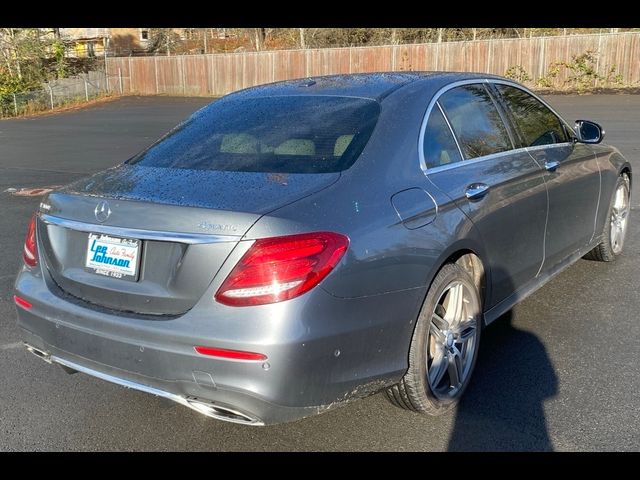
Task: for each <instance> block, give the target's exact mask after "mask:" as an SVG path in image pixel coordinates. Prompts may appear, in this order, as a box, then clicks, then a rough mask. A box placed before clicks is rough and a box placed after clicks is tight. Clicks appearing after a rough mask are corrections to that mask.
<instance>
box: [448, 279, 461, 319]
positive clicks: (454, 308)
mask: <svg viewBox="0 0 640 480" xmlns="http://www.w3.org/2000/svg"><path fill="white" fill-rule="evenodd" d="M463 302H464V287H463V286H462V284H461V283H458V284H457V285H456V286H455V287H451V289H450V290H449V296H448V299H447V313H446V314H445V316H444V318H445V320H447V322H449V325H455V324H456V322H457V321H459V319H460V318H461V316H462V309H463Z"/></svg>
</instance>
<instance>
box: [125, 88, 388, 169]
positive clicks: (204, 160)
mask: <svg viewBox="0 0 640 480" xmlns="http://www.w3.org/2000/svg"><path fill="white" fill-rule="evenodd" d="M379 114H380V105H379V104H378V102H376V101H375V100H369V99H364V98H353V97H337V96H336V97H332V96H303V95H292V96H273V97H262V98H255V97H253V98H252V97H249V98H247V97H246V96H241V95H240V96H237V97H231V98H226V99H222V100H218V101H217V102H214V103H213V104H211V105H209V106H207V107H205V108H204V109H202V110H200V111H198V112H196V113H194V114H193V115H192V116H191V117H190V118H189V119H188V120H187V121H185V122H184V123H182V124H181V125H179V126H178V127H176V128H175V129H174V130H172V131H171V132H169V133H168V134H167V135H165V136H164V137H163V138H161V139H160V140H159V141H157V142H156V143H155V144H153V145H152V146H151V147H149V148H148V149H146V150H145V151H143V152H142V153H140V154H138V155H136V156H135V157H133V158H132V159H131V160H129V161H128V163H130V164H139V165H143V166H150V167H165V168H184V169H192V170H224V171H243V172H267V173H327V172H338V171H341V170H345V169H347V168H349V167H350V166H351V165H352V164H353V162H355V160H356V159H357V158H358V156H359V155H360V153H361V152H362V150H363V149H364V147H365V145H366V144H367V142H368V141H369V137H370V136H371V133H372V132H373V129H374V127H375V125H376V122H377V120H378V116H379Z"/></svg>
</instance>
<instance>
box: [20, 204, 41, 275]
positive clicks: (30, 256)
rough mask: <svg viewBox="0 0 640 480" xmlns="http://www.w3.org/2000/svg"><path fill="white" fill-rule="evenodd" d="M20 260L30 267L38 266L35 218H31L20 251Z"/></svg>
mask: <svg viewBox="0 0 640 480" xmlns="http://www.w3.org/2000/svg"><path fill="white" fill-rule="evenodd" d="M22 258H23V259H24V263H26V264H27V265H28V266H30V267H35V266H36V265H37V264H38V247H37V245H36V216H35V214H34V215H33V217H31V221H30V222H29V229H28V230H27V236H26V237H25V239H24V248H23V249H22Z"/></svg>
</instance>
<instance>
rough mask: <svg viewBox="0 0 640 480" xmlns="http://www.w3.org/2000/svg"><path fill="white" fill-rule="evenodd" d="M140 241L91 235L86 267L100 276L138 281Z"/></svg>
mask: <svg viewBox="0 0 640 480" xmlns="http://www.w3.org/2000/svg"><path fill="white" fill-rule="evenodd" d="M139 259H140V240H134V239H130V238H120V237H112V236H110V235H101V234H95V233H90V234H89V242H88V244H87V260H86V262H85V267H87V268H88V269H90V270H91V271H93V272H94V273H97V274H99V275H105V276H108V277H114V278H122V279H124V280H134V281H135V280H137V278H138V263H139Z"/></svg>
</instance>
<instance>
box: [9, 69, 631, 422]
mask: <svg viewBox="0 0 640 480" xmlns="http://www.w3.org/2000/svg"><path fill="white" fill-rule="evenodd" d="M603 137H604V131H603V130H602V129H601V128H600V126H598V125H597V124H595V123H593V122H589V121H586V120H578V121H577V122H576V123H575V125H574V126H572V125H570V124H568V123H567V122H565V121H564V120H563V119H562V118H561V117H560V116H559V115H558V114H557V113H556V112H555V111H554V110H553V109H552V108H551V107H550V106H549V105H547V104H546V103H545V102H544V101H542V100H541V99H540V98H538V97H537V96H536V95H534V94H533V93H531V92H530V91H529V90H527V89H526V88H524V87H523V86H521V85H519V84H517V83H515V82H512V81H510V80H506V79H504V78H500V77H495V76H489V75H481V74H466V73H465V74H463V73H383V74H363V75H345V76H329V77H319V78H309V79H301V80H292V81H286V82H280V83H274V84H271V85H264V86H260V87H256V88H250V89H247V90H243V91H240V92H237V93H233V94H231V95H228V96H226V97H224V98H222V99H220V100H218V101H215V102H213V103H211V104H210V105H208V106H206V107H205V108H203V109H201V110H199V111H197V112H196V113H194V114H193V115H192V116H191V117H189V118H188V119H187V120H186V121H185V122H183V123H182V124H180V125H178V126H177V127H176V128H175V129H173V130H172V131H170V132H169V133H167V134H166V135H165V136H164V137H162V138H161V139H160V140H158V141H157V142H156V143H154V144H153V145H151V146H150V147H149V148H147V149H146V150H144V151H143V152H141V153H139V154H138V155H136V156H134V157H132V158H130V159H128V160H127V161H125V162H124V163H122V164H120V165H118V166H116V167H114V168H111V169H108V170H106V171H104V172H101V173H98V174H95V175H93V176H91V177H89V178H86V179H83V180H80V181H77V182H75V183H72V184H70V185H68V186H66V187H63V188H61V189H59V190H56V191H53V192H52V193H50V194H49V195H48V196H47V197H45V198H44V199H43V201H42V203H41V204H40V206H39V209H38V211H37V212H36V213H35V214H34V216H33V218H32V219H31V223H30V224H29V228H28V233H27V237H26V240H25V244H24V251H23V257H24V265H23V266H22V268H21V270H20V272H19V274H18V277H17V280H16V283H15V297H14V299H15V303H16V305H17V311H18V323H19V325H20V327H21V328H22V331H23V335H24V341H25V344H26V347H27V348H28V349H29V350H30V351H31V352H32V353H34V354H36V355H37V356H39V357H41V358H42V359H44V360H46V361H47V362H49V363H56V364H59V365H61V366H62V367H63V368H64V369H65V370H66V371H68V372H70V373H73V372H84V373H87V374H89V375H93V376H95V377H99V378H102V379H104V380H107V381H110V382H113V383H116V384H119V385H123V386H126V387H129V388H134V389H138V390H142V391H145V392H149V393H152V394H155V395H159V396H162V397H165V398H169V399H172V400H174V401H176V402H179V403H181V404H183V405H186V406H188V407H191V408H193V409H195V410H197V411H199V412H201V413H203V414H205V415H208V416H211V417H214V418H218V419H221V420H227V421H232V422H237V423H244V424H250V425H264V424H272V423H278V422H286V421H291V420H295V419H299V418H302V417H305V416H308V415H312V414H316V413H320V412H323V411H326V410H328V409H330V408H332V407H334V406H337V405H340V404H343V403H345V402H348V401H349V400H352V399H355V398H358V397H363V396H366V395H370V394H372V393H375V392H378V391H386V394H387V396H388V398H389V399H390V400H391V402H392V403H394V404H395V405H397V406H399V407H403V408H406V409H409V410H413V411H417V412H422V413H428V414H440V413H442V412H445V411H447V410H449V409H450V408H451V407H453V406H454V405H455V404H456V402H457V401H458V400H459V398H460V396H461V395H462V393H463V391H464V390H465V387H466V386H467V384H468V383H469V379H470V377H471V374H472V371H473V369H474V364H475V362H476V358H477V356H478V349H479V346H480V336H481V335H480V334H481V330H482V327H483V326H484V325H487V324H489V323H491V322H492V321H494V320H495V319H496V318H498V317H499V316H501V315H502V314H504V313H505V312H507V311H508V310H509V309H510V308H511V307H513V305H514V304H515V303H517V302H518V301H520V300H522V299H523V298H524V297H526V296H527V295H529V294H530V293H532V292H533V291H535V290H536V289H537V288H539V287H540V286H541V285H543V284H544V283H545V282H546V281H548V280H549V279H550V278H552V277H553V276H554V275H555V274H557V273H558V272H560V271H561V270H562V269H564V268H565V267H567V266H568V265H570V264H571V263H573V262H575V261H576V260H577V259H579V258H581V257H583V256H585V255H586V256H588V257H590V258H592V259H596V260H603V261H611V260H614V259H615V258H616V257H617V256H618V255H620V253H621V252H622V249H623V245H624V239H625V233H626V230H627V224H628V216H629V192H630V187H631V168H630V165H629V163H628V162H627V161H626V160H625V159H624V158H623V157H622V155H621V154H620V152H619V151H618V150H616V149H615V148H613V147H610V146H605V145H602V144H601V143H600V142H601V140H602V139H603ZM514 368H517V367H514Z"/></svg>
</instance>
